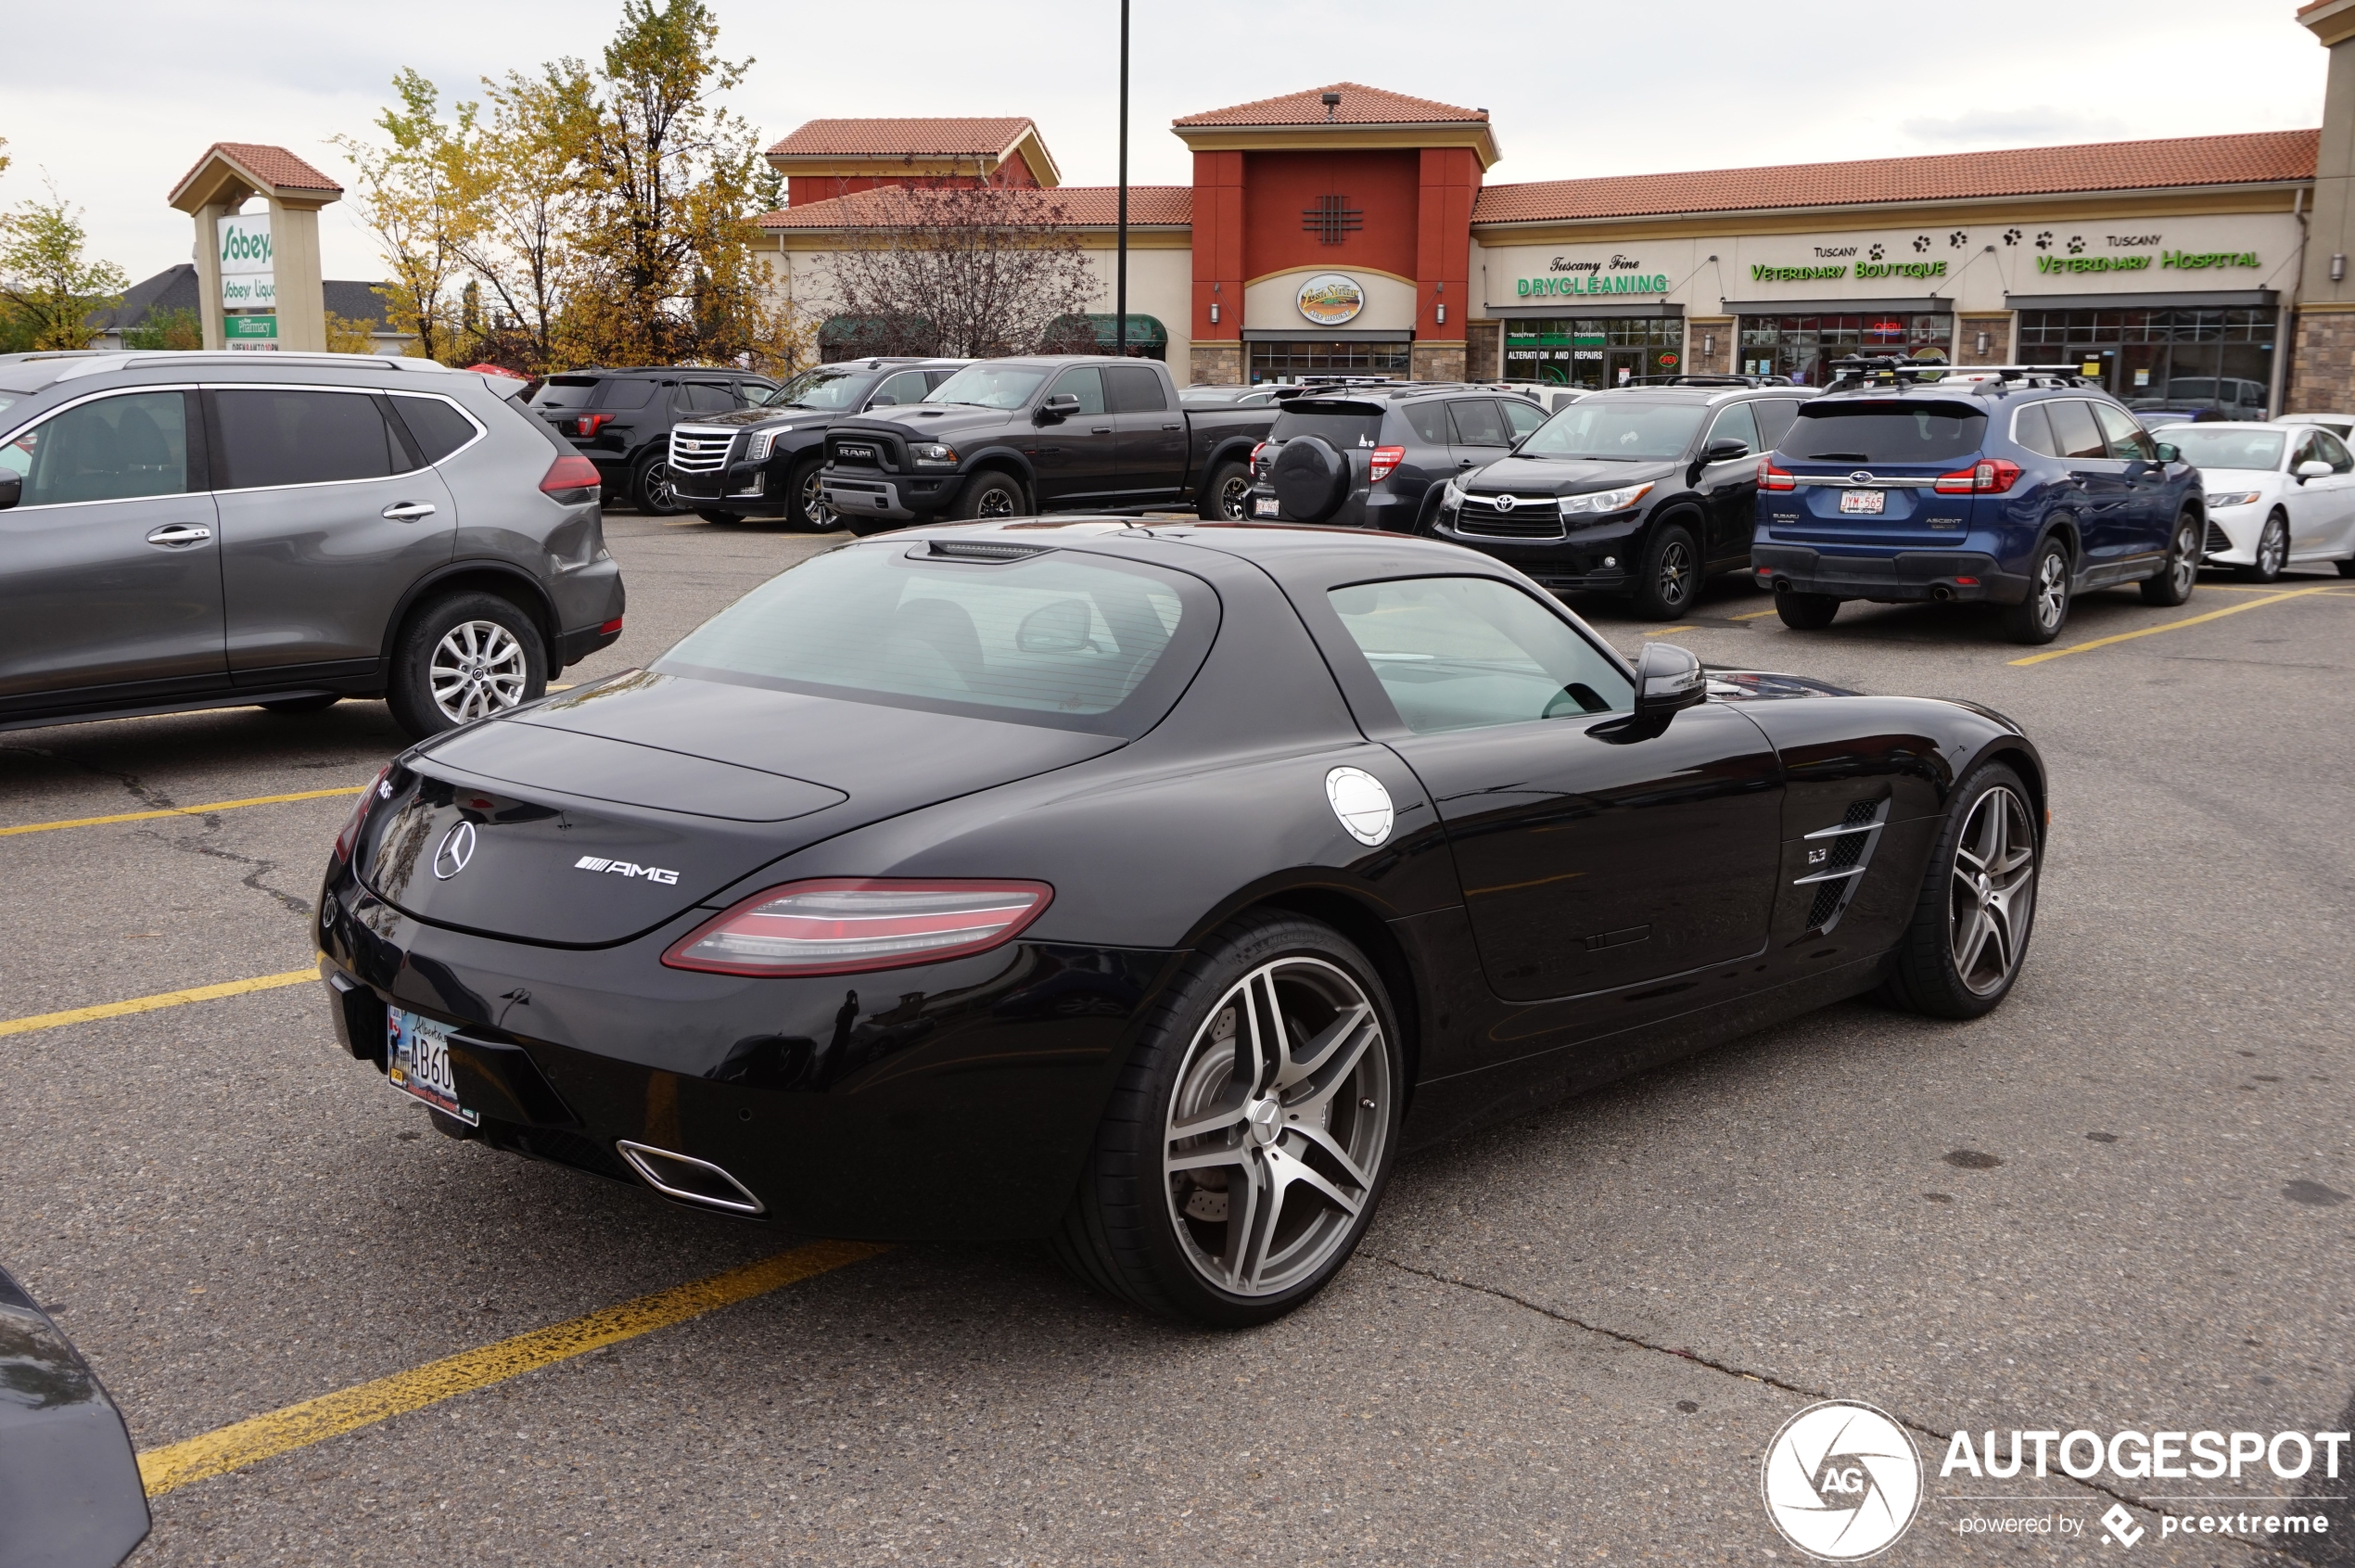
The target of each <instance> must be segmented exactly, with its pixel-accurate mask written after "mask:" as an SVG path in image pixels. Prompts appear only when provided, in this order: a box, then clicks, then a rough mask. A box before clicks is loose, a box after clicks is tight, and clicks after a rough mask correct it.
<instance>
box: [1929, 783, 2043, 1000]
mask: <svg viewBox="0 0 2355 1568" xmlns="http://www.w3.org/2000/svg"><path fill="white" fill-rule="evenodd" d="M1948 895H1949V896H1948V899H1947V906H1946V910H1947V912H1946V929H1947V937H1948V940H1949V943H1950V946H1951V950H1952V951H1953V953H1954V974H1955V975H1956V976H1957V977H1959V978H1960V979H1961V980H1962V982H1963V984H1964V985H1965V986H1966V987H1967V988H1969V989H1970V991H1971V993H1972V994H1973V995H1974V996H1982V997H1983V996H1992V995H1993V994H1994V993H1995V992H1996V991H1998V990H2001V989H2002V988H2004V986H2005V984H2006V983H2007V982H2008V981H2009V980H2010V979H2011V976H2012V971H2013V970H2015V969H2017V968H2018V966H2019V957H2020V950H2021V948H2022V946H2023V945H2024V944H2025V942H2026V940H2027V937H2028V928H2029V923H2030V921H2031V920H2032V919H2033V918H2034V917H2035V912H2036V828H2035V824H2034V822H2033V821H2032V820H2031V819H2030V816H2029V814H2028V807H2027V804H2026V803H2025V802H2024V801H2022V800H2021V799H2020V797H2019V796H2018V794H2016V793H2014V792H2013V791H2012V790H2011V789H2009V788H2007V787H2005V786H2004V785H2002V784H1998V785H1996V786H1995V787H1994V788H1993V789H1991V790H1989V791H1988V792H1987V793H1986V794H1985V795H1982V796H1980V797H1979V801H1978V803H1977V804H1976V805H1974V806H1973V807H1972V808H1971V813H1970V817H1969V819H1968V820H1967V821H1966V822H1964V823H1963V831H1962V835H1961V836H1960V837H1958V838H1957V839H1956V840H1955V843H1954V878H1953V881H1952V884H1951V886H1949V889H1948Z"/></svg>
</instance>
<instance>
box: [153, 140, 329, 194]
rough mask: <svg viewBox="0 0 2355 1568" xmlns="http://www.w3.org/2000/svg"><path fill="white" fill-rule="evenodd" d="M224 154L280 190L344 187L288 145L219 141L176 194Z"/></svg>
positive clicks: (192, 166) (186, 176) (182, 181)
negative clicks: (272, 145)
mask: <svg viewBox="0 0 2355 1568" xmlns="http://www.w3.org/2000/svg"><path fill="white" fill-rule="evenodd" d="M215 153H220V154H222V155H223V156H224V157H226V158H229V159H232V160H234V161H235V162H236V164H237V165H238V167H240V168H242V169H244V170H246V171H248V172H250V173H253V174H255V175H258V176H260V177H261V178H262V179H264V180H267V181H269V182H270V184H271V185H273V186H274V187H276V188H277V189H279V190H302V191H335V192H337V194H338V195H340V194H341V193H342V190H343V187H342V186H341V185H337V184H336V182H335V181H333V180H331V179H329V178H328V177H327V176H326V175H325V174H322V173H321V172H319V171H318V170H316V169H313V168H312V167H311V165H310V164H308V163H305V162H304V161H303V160H302V159H299V158H297V157H296V156H295V155H294V154H293V153H290V152H288V151H287V150H286V148H284V147H270V146H267V145H265V144H263V143H261V142H215V143H213V144H212V146H210V147H207V148H205V149H204V157H203V158H199V159H197V160H196V162H194V163H192V164H190V165H189V166H188V172H187V173H185V174H183V175H181V176H180V179H179V182H178V183H177V184H175V185H173V186H172V194H174V195H175V196H176V195H178V194H179V192H180V191H181V190H182V188H184V187H185V185H187V183H188V181H189V180H190V179H191V178H193V177H194V176H195V174H196V172H197V170H199V169H201V168H203V167H204V166H205V163H206V161H207V159H210V158H211V157H212V155H213V154H215Z"/></svg>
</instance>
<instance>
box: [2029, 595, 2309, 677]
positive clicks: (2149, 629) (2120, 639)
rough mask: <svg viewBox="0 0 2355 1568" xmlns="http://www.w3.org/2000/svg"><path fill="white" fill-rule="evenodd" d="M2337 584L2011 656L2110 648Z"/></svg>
mask: <svg viewBox="0 0 2355 1568" xmlns="http://www.w3.org/2000/svg"><path fill="white" fill-rule="evenodd" d="M2336 586H2337V584H2336V583H2332V584H2330V585H2329V587H2324V588H2297V589H2292V590H2291V591H2290V592H2289V593H2276V594H2274V595H2272V597H2271V598H2267V599H2246V600H2243V601H2242V602H2241V603H2239V604H2237V605H2228V606H2225V607H2224V608H2222V609H2221V610H2210V611H2209V612H2208V613H2207V614H2206V615H2196V616H2187V617H2185V618H2183V619H2182V620H2170V621H2167V622H2164V623H2162V624H2160V625H2158V626H2145V627H2144V628H2143V629H2142V630H2141V631H2121V632H2120V633H2119V634H2118V635H2117V636H2115V637H2096V638H2094V640H2093V641H2092V642H2090V643H2079V644H2074V645H2072V646H2070V647H2066V648H2055V649H2054V650H2053V651H2052V652H2050V653H2045V654H2030V655H2029V656H2028V657H2026V658H2016V659H2014V660H2012V663H2014V664H2042V663H2043V662H2044V661H2045V660H2046V659H2054V658H2067V657H2069V655H2071V654H2082V653H2090V652H2092V651H2093V650H2094V649H2095V648H2107V647H2108V646H2109V645H2110V644H2113V643H2131V642H2132V641H2133V640H2134V639H2135V638H2137V637H2156V636H2158V634H2159V633H2160V632H2162V631H2174V630H2175V629H2176V628H2178V627H2182V626H2197V625H2199V624H2200V623H2201V622H2203V621H2209V620H2221V619H2222V618H2224V617H2226V616H2228V615H2238V614H2240V613H2241V611H2243V610H2255V609H2262V608H2264V606H2267V605H2278V604H2280V603H2281V602H2282V601H2283V600H2285V599H2303V598H2304V597H2306V596H2307V595H2308V594H2309V593H2329V592H2330V590H2331V588H2336Z"/></svg>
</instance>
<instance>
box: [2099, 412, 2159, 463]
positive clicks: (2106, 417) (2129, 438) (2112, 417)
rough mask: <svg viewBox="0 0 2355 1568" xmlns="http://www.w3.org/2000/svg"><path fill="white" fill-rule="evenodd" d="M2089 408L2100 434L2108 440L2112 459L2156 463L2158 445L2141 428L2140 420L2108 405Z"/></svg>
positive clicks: (2148, 433)
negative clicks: (2118, 458) (2098, 422)
mask: <svg viewBox="0 0 2355 1568" xmlns="http://www.w3.org/2000/svg"><path fill="white" fill-rule="evenodd" d="M2091 406H2092V408H2093V410H2094V418H2096V419H2098V420H2100V421H2101V425H2102V434H2103V435H2105V436H2107V437H2108V438H2109V454H2110V455H2111V456H2112V457H2128V458H2140V459H2141V460H2142V461H2144V462H2145V463H2156V462H2158V442H2156V441H2154V440H2151V434H2150V432H2149V431H2148V430H2145V429H2144V428H2143V425H2142V421H2141V420H2139V419H2136V418H2135V417H2134V416H2133V415H2132V414H2129V413H2127V412H2126V411H2125V410H2124V409H2122V408H2119V407H2116V406H2114V405H2112V404H2110V403H2106V402H2097V403H2094V404H2092V405H2091Z"/></svg>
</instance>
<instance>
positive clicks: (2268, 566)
mask: <svg viewBox="0 0 2355 1568" xmlns="http://www.w3.org/2000/svg"><path fill="white" fill-rule="evenodd" d="M2253 554H2254V555H2256V557H2257V558H2256V559H2255V560H2253V561H2251V562H2250V563H2249V564H2248V565H2247V566H2245V567H2234V568H2233V575H2234V576H2235V577H2237V578H2239V579H2240V580H2242V581H2243V582H2272V580H2274V579H2276V578H2278V577H2280V576H2281V575H2282V567H2284V566H2285V565H2287V564H2288V561H2289V519H2288V518H2287V517H2285V516H2282V514H2280V513H2279V512H2276V513H2274V514H2273V515H2272V516H2270V517H2268V518H2266V519H2265V527H2264V528H2263V529H2260V531H2259V533H2258V535H2257V549H2256V550H2255V551H2254V552H2253Z"/></svg>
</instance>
